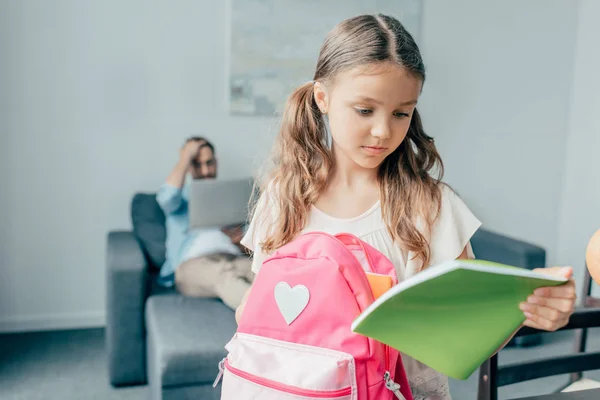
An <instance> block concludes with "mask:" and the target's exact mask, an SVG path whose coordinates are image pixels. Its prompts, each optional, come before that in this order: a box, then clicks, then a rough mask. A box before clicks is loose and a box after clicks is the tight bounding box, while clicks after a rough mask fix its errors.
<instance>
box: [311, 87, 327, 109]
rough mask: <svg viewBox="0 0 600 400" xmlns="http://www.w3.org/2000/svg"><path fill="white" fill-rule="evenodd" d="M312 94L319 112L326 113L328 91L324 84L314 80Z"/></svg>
mask: <svg viewBox="0 0 600 400" xmlns="http://www.w3.org/2000/svg"><path fill="white" fill-rule="evenodd" d="M313 96H314V97H315V103H317V106H318V107H319V109H320V110H321V113H322V114H327V109H328V108H329V93H328V91H327V88H326V87H325V85H323V84H322V83H321V82H315V84H314V87H313Z"/></svg>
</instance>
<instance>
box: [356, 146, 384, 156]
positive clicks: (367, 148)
mask: <svg viewBox="0 0 600 400" xmlns="http://www.w3.org/2000/svg"><path fill="white" fill-rule="evenodd" d="M362 148H363V149H364V150H365V151H366V152H367V153H368V154H372V155H378V154H381V153H383V152H384V151H386V150H387V148H386V147H381V146H363V147H362Z"/></svg>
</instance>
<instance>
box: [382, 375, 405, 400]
mask: <svg viewBox="0 0 600 400" xmlns="http://www.w3.org/2000/svg"><path fill="white" fill-rule="evenodd" d="M383 379H384V381H385V387H386V389H387V390H389V391H390V392H392V393H394V395H395V396H396V397H397V398H398V399H399V400H406V398H405V397H404V396H403V395H402V393H401V392H400V384H399V383H396V382H394V381H393V380H392V377H391V374H390V373H389V372H388V371H385V374H384V375H383Z"/></svg>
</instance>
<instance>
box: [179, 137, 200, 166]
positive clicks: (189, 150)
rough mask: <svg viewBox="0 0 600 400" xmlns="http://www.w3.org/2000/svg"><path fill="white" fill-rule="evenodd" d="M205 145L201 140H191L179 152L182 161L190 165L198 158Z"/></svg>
mask: <svg viewBox="0 0 600 400" xmlns="http://www.w3.org/2000/svg"><path fill="white" fill-rule="evenodd" d="M204 143H205V142H203V141H200V140H190V141H189V142H187V143H186V144H185V145H184V146H183V147H182V148H181V150H180V152H179V154H180V159H181V161H182V162H185V163H186V164H190V163H191V162H192V160H193V159H194V158H196V157H197V156H198V151H199V150H200V146H202V144H204Z"/></svg>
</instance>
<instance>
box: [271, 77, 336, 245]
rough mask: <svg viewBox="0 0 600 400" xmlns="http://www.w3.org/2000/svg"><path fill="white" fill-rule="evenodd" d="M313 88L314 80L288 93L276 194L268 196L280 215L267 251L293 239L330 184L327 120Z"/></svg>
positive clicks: (276, 160) (273, 179)
mask: <svg viewBox="0 0 600 400" xmlns="http://www.w3.org/2000/svg"><path fill="white" fill-rule="evenodd" d="M313 88H314V84H313V82H312V81H311V82H307V83H305V84H304V85H302V86H300V87H298V88H297V89H296V90H295V91H294V92H293V93H292V94H291V95H290V96H289V98H288V100H287V103H286V106H285V110H284V112H283V116H282V121H281V130H280V135H279V137H278V141H277V143H276V149H275V154H274V160H273V162H274V163H275V166H276V168H275V171H277V173H276V174H275V175H274V176H271V177H270V179H269V181H270V185H271V187H270V190H271V191H272V192H273V196H268V197H269V198H271V199H270V200H271V201H272V202H273V203H274V204H269V205H268V206H267V207H276V209H277V211H278V212H277V215H278V218H277V220H276V221H269V223H270V225H271V229H269V231H270V232H273V233H274V234H273V235H268V237H267V238H265V241H264V243H263V244H262V249H263V251H265V252H271V251H273V250H275V249H277V248H279V247H281V246H282V245H284V244H286V243H288V242H289V241H291V240H293V239H294V237H295V236H296V235H297V234H298V233H299V232H300V231H301V230H302V229H303V228H304V226H305V224H306V217H307V215H308V212H309V210H310V207H311V205H312V204H313V203H315V202H316V200H317V199H318V197H319V195H320V193H321V192H322V189H323V188H325V185H326V184H327V177H328V174H329V171H330V169H331V165H332V160H331V157H330V154H329V151H328V149H327V147H328V144H327V139H328V138H327V128H326V124H325V121H324V119H323V114H322V113H321V111H320V110H319V107H318V106H317V103H316V102H315V99H314V91H313ZM268 200H269V199H268ZM267 209H268V208H267Z"/></svg>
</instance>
